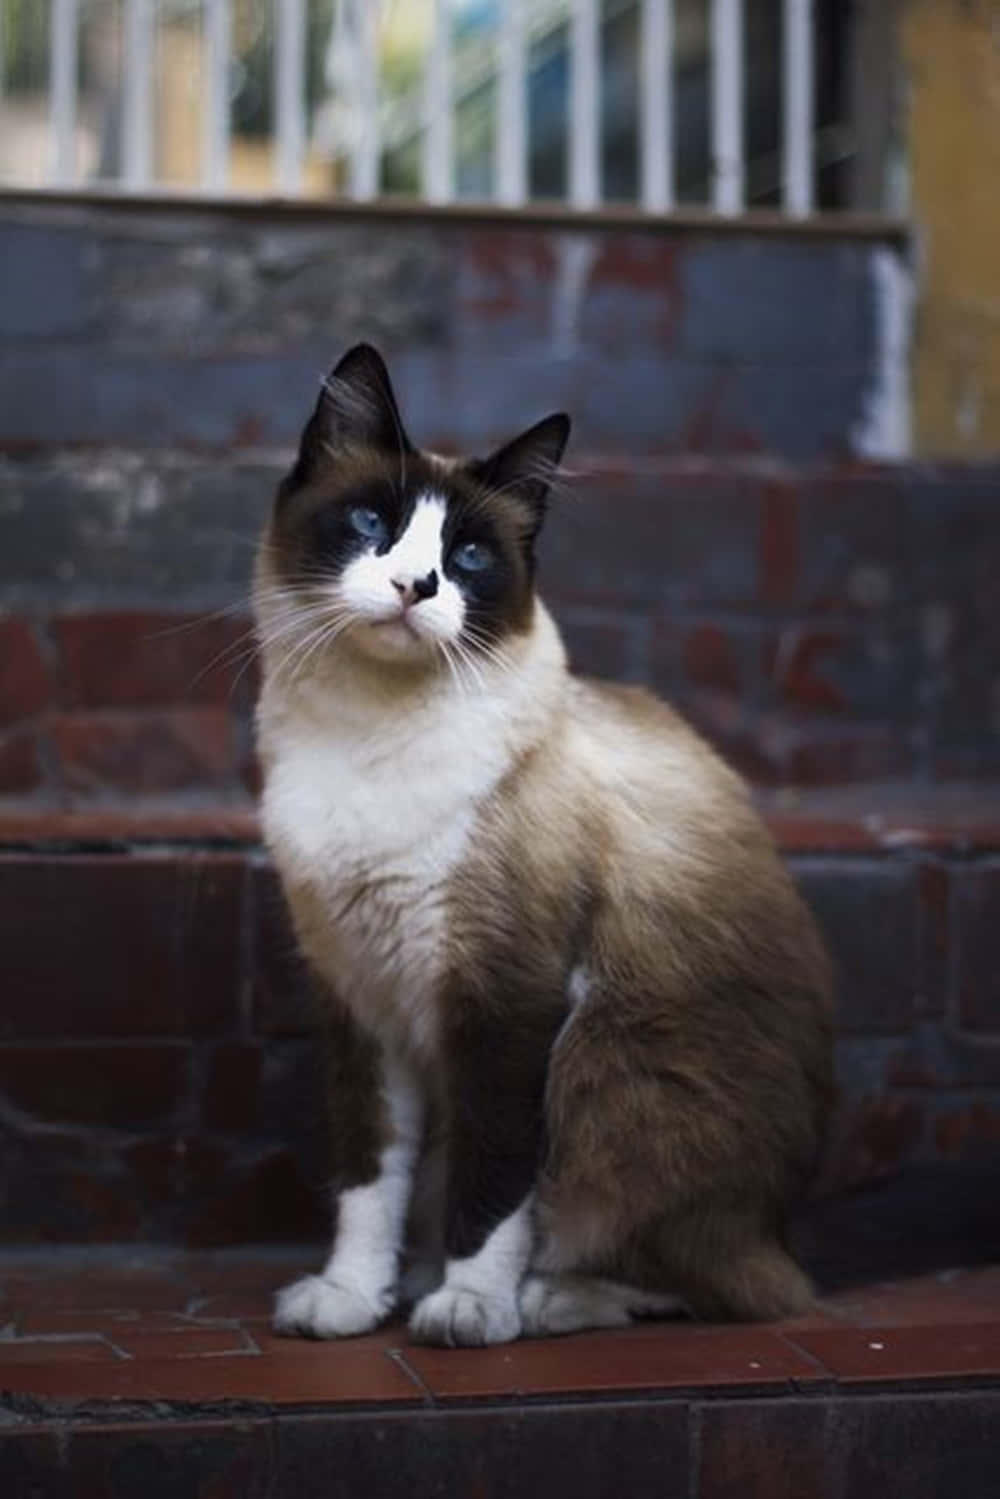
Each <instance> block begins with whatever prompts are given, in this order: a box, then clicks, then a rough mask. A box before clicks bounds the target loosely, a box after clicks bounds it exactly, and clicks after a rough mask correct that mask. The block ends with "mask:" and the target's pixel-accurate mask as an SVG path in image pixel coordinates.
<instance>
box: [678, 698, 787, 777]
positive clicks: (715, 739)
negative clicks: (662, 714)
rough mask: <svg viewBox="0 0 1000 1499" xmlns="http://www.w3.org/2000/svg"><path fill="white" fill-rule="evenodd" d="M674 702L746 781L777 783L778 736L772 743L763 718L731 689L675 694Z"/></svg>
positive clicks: (780, 769) (778, 768)
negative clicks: (727, 690) (682, 695)
mask: <svg viewBox="0 0 1000 1499" xmlns="http://www.w3.org/2000/svg"><path fill="white" fill-rule="evenodd" d="M676 706H677V707H678V709H679V710H680V712H682V713H683V715H684V717H685V718H686V719H687V720H688V721H689V722H690V723H691V724H692V725H693V726H694V728H696V729H697V730H698V732H699V733H701V734H703V735H704V736H705V738H706V739H707V740H708V741H709V743H710V744H712V745H713V746H714V748H715V749H717V750H718V752H719V754H720V755H722V757H723V759H724V760H726V761H727V763H728V764H730V765H731V766H732V767H733V769H734V770H737V771H739V773H740V775H743V776H746V778H747V780H748V781H751V782H753V784H754V785H757V786H776V785H778V784H780V782H781V781H782V780H783V775H782V768H781V759H780V755H781V752H782V748H783V745H782V742H781V740H779V742H778V743H777V744H775V743H774V740H773V735H772V734H771V733H770V732H769V729H768V725H767V724H766V723H765V721H764V720H762V719H761V718H760V717H759V716H758V715H756V714H754V713H753V711H752V710H751V709H749V708H748V707H747V706H746V705H745V704H744V703H742V702H741V701H740V700H739V699H738V698H735V697H733V696H732V694H731V693H724V692H709V691H700V692H696V693H694V694H693V695H692V696H691V697H684V698H681V697H678V699H677V700H676Z"/></svg>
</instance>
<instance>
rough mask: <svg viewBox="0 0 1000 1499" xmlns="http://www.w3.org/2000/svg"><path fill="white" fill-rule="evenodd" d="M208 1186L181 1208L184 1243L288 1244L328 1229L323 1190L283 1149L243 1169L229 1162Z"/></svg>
mask: <svg viewBox="0 0 1000 1499" xmlns="http://www.w3.org/2000/svg"><path fill="white" fill-rule="evenodd" d="M212 1187H213V1189H212V1191H211V1192H206V1193H205V1195H204V1197H203V1198H202V1199H201V1200H200V1201H199V1202H197V1203H195V1204H193V1205H192V1207H191V1209H190V1210H189V1211H188V1212H187V1213H186V1214H185V1217H186V1222H187V1235H186V1239H187V1243H189V1244H193V1245H198V1246H203V1245H219V1244H233V1243H236V1244H241V1243H242V1244H256V1243H265V1242H268V1243H272V1244H273V1243H278V1244H282V1243H283V1244H290V1243H296V1242H300V1241H302V1240H306V1239H315V1238H317V1237H319V1236H321V1235H323V1234H324V1233H326V1232H328V1230H329V1208H328V1204H327V1201H326V1193H325V1192H323V1191H320V1190H318V1189H315V1190H314V1189H313V1188H312V1187H310V1186H308V1185H307V1184H306V1183H305V1182H304V1181H303V1180H302V1176H301V1174H300V1172H299V1169H298V1166H297V1164H296V1162H295V1161H294V1160H293V1159H292V1156H291V1154H290V1153H289V1152H288V1151H285V1150H275V1151H272V1152H270V1153H269V1154H268V1155H266V1156H265V1157H264V1158H263V1159H262V1160H260V1161H258V1162H257V1163H256V1164H255V1165H253V1166H251V1167H249V1168H244V1169H243V1170H237V1169H236V1168H235V1167H234V1166H233V1165H232V1164H231V1165H230V1166H229V1167H228V1168H227V1170H226V1171H225V1172H223V1173H220V1175H219V1179H218V1180H217V1181H215V1182H214V1183H213V1184H212Z"/></svg>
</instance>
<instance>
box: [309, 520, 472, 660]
mask: <svg viewBox="0 0 1000 1499" xmlns="http://www.w3.org/2000/svg"><path fill="white" fill-rule="evenodd" d="M446 514H447V504H446V502H445V501H444V500H443V499H442V498H441V497H440V496H439V495H435V494H427V495H423V496H421V498H420V499H418V500H417V502H416V504H415V505H414V507H413V512H412V514H411V515H410V519H409V522H408V524H407V526H406V529H405V531H404V532H403V534H402V535H401V536H400V537H398V538H397V540H396V541H395V542H394V543H393V545H392V546H391V547H390V548H389V550H388V551H387V552H386V553H384V555H382V556H377V555H376V553H375V552H374V551H368V552H365V553H364V555H363V556H361V557H358V558H357V559H356V560H355V561H354V562H350V563H348V565H347V567H345V569H344V571H343V573H342V574H341V576H340V579H339V581H338V583H337V588H336V595H337V602H338V603H339V604H340V605H342V606H344V607H346V608H347V609H348V610H349V611H350V612H351V613H352V614H354V615H355V616H356V618H357V619H359V620H361V621H365V622H368V623H370V624H372V625H377V626H388V627H389V628H390V629H392V628H393V621H397V622H399V623H400V629H399V632H398V644H399V645H400V648H402V649H405V648H406V643H407V640H409V643H410V644H411V645H412V646H417V645H418V641H417V640H415V639H414V636H416V637H419V638H422V639H423V640H426V641H428V642H430V643H433V642H435V641H442V642H444V643H445V644H448V643H449V642H451V641H453V640H455V639H457V637H458V635H459V634H460V633H461V630H462V625H463V622H464V619H465V601H464V599H463V598H462V593H461V590H460V589H459V588H457V587H456V586H455V584H454V583H453V582H452V581H451V580H450V579H449V578H447V577H445V572H444V555H443V541H442V534H443V531H444V524H445V517H446ZM431 573H434V574H436V578H437V591H436V592H435V593H434V595H433V596H432V597H431V598H425V599H420V600H419V601H417V602H414V603H411V604H410V606H409V608H407V609H406V610H405V632H404V627H403V625H402V621H403V619H404V610H403V599H402V596H401V594H400V591H399V588H397V587H396V585H397V584H399V585H401V586H402V587H404V588H411V587H412V585H413V584H414V583H415V582H417V581H418V580H421V579H425V578H427V577H429V576H430V574H431ZM393 637H394V639H396V632H395V630H394V631H393ZM386 643H387V644H388V640H387V641H386Z"/></svg>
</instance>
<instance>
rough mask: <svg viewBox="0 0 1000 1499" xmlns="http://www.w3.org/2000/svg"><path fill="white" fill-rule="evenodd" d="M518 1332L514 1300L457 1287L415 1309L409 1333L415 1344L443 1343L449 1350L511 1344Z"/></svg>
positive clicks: (437, 1293) (446, 1288) (426, 1299)
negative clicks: (493, 1344)
mask: <svg viewBox="0 0 1000 1499" xmlns="http://www.w3.org/2000/svg"><path fill="white" fill-rule="evenodd" d="M520 1332H521V1316H520V1313H519V1312H518V1309H517V1300H516V1298H515V1297H513V1296H510V1297H506V1296H504V1297H498V1296H482V1295H480V1294H479V1292H478V1291H463V1290H461V1289H460V1288H459V1287H457V1286H442V1287H441V1289H440V1290H438V1291H432V1292H431V1294H430V1295H429V1296H425V1297H424V1299H423V1300H422V1301H421V1302H418V1304H417V1306H416V1307H415V1308H414V1311H413V1315H412V1316H411V1318H410V1334H411V1336H412V1337H413V1338H414V1340H415V1341H416V1342H418V1343H443V1344H444V1345H445V1346H446V1347H448V1348H481V1347H482V1346H483V1345H484V1344H485V1343H510V1342H512V1341H513V1339H514V1338H516V1337H518V1336H519V1334H520Z"/></svg>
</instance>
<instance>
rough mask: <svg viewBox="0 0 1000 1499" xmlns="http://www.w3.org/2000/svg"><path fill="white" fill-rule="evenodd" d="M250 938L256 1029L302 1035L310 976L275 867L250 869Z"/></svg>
mask: <svg viewBox="0 0 1000 1499" xmlns="http://www.w3.org/2000/svg"><path fill="white" fill-rule="evenodd" d="M250 919H251V943H252V959H251V961H252V971H253V1016H254V1029H255V1030H257V1031H258V1032H261V1033H262V1034H264V1035H300V1034H301V1033H302V1032H303V1031H308V1030H311V1029H312V1028H313V1027H314V1025H315V1019H316V1011H315V1008H314V1005H313V1002H312V996H311V992H310V986H309V977H308V974H307V972H306V967H305V963H304V962H303V960H302V958H301V957H300V955H299V951H298V945H297V943H296V941H295V933H294V932H293V931H292V925H291V920H290V918H289V915H288V908H287V906H286V904H285V898H284V896H283V894H282V892H281V885H280V883H279V880H278V876H277V873H276V872H275V870H274V869H273V868H272V867H271V866H270V865H261V866H258V867H257V868H255V869H254V871H253V881H252V885H251V905H250Z"/></svg>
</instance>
